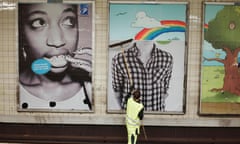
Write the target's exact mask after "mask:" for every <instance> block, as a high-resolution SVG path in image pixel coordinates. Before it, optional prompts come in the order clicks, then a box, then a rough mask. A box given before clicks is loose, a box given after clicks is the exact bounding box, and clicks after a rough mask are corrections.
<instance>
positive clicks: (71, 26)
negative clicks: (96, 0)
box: [18, 2, 93, 112]
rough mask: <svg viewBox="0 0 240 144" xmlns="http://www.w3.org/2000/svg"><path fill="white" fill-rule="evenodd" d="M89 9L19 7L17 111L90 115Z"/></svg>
mask: <svg viewBox="0 0 240 144" xmlns="http://www.w3.org/2000/svg"><path fill="white" fill-rule="evenodd" d="M92 18H93V3H88V2H83V3H73V4H70V3H68V4H65V3H19V4H18V22H19V23H18V32H19V33H18V39H19V45H18V56H19V85H18V86H19V88H18V110H19V111H70V112H74V111H86V112H88V111H92V109H93V103H92V102H93V96H92V51H93V34H92V31H93V24H92V23H93V21H92Z"/></svg>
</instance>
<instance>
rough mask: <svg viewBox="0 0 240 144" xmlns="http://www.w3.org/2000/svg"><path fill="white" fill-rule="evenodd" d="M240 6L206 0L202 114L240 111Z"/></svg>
mask: <svg viewBox="0 0 240 144" xmlns="http://www.w3.org/2000/svg"><path fill="white" fill-rule="evenodd" d="M239 37H240V6H238V5H236V4H235V3H211V2H209V3H205V4H204V24H203V45H202V61H201V95H200V114H210V115H211V114H215V115H216V114H219V115H234V114H240V87H239V86H240V54H239V52H240V39H239Z"/></svg>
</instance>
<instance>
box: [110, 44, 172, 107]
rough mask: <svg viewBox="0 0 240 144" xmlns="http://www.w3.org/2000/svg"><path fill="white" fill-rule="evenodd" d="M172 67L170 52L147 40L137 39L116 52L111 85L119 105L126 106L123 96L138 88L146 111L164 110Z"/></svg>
mask: <svg viewBox="0 0 240 144" xmlns="http://www.w3.org/2000/svg"><path fill="white" fill-rule="evenodd" d="M124 57H125V58H124ZM124 59H125V60H126V62H125V61H124ZM172 67H173V57H172V55H171V54H170V53H168V52H166V51H163V50H161V49H159V48H157V47H156V44H155V43H154V42H153V41H150V40H142V41H136V42H135V43H134V44H133V46H132V47H130V48H129V49H127V50H125V51H124V54H123V52H122V53H118V54H117V55H115V56H114V57H113V61H112V77H113V81H112V84H113V90H114V92H115V94H116V96H117V98H118V100H119V104H120V106H121V108H122V109H125V108H126V97H127V95H128V94H129V93H130V92H131V90H132V89H138V90H140V92H141V94H142V99H141V102H142V103H143V105H144V109H145V110H146V111H164V110H165V99H166V97H167V96H168V93H167V91H168V88H169V81H170V78H171V75H172ZM128 71H129V73H130V76H129V75H128ZM130 78H131V80H130ZM130 81H132V85H131V82H130Z"/></svg>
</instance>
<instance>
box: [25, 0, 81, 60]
mask: <svg viewBox="0 0 240 144" xmlns="http://www.w3.org/2000/svg"><path fill="white" fill-rule="evenodd" d="M24 11H25V12H24V13H25V14H26V15H24V16H23V17H26V18H24V20H25V21H24V22H23V23H24V24H23V28H24V30H23V32H24V36H25V46H26V47H25V51H26V52H27V56H28V58H30V59H31V60H35V59H38V58H48V59H51V58H54V59H58V57H59V58H60V57H62V56H65V55H67V54H69V53H72V52H73V51H74V50H75V49H76V45H77V39H78V33H77V14H76V8H74V7H73V6H72V5H64V4H32V5H29V6H27V9H25V10H24Z"/></svg>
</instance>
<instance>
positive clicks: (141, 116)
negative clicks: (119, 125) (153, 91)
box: [138, 108, 144, 120]
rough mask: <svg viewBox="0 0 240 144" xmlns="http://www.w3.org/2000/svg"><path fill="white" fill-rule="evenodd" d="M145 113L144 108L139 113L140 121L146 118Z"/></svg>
mask: <svg viewBox="0 0 240 144" xmlns="http://www.w3.org/2000/svg"><path fill="white" fill-rule="evenodd" d="M143 112H144V108H142V109H141V111H140V112H139V113H138V117H139V119H140V120H142V119H143V117H144V113H143Z"/></svg>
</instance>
